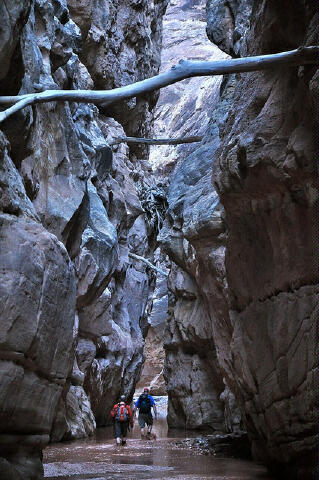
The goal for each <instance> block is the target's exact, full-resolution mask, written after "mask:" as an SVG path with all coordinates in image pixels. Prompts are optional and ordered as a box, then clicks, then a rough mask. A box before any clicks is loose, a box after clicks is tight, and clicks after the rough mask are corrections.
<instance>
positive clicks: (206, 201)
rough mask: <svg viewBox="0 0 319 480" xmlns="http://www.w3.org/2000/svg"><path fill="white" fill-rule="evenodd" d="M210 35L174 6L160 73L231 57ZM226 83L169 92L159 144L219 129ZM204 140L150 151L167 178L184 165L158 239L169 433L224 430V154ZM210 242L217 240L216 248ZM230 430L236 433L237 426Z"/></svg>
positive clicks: (200, 15)
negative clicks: (215, 164) (181, 62)
mask: <svg viewBox="0 0 319 480" xmlns="http://www.w3.org/2000/svg"><path fill="white" fill-rule="evenodd" d="M205 27H206V14H205V2H203V1H196V2H184V1H173V2H171V3H170V6H169V7H168V10H167V14H166V16H165V17H164V27H163V45H164V46H165V47H166V48H165V49H164V50H163V62H162V67H161V68H162V69H163V70H164V69H166V68H168V67H169V66H171V65H172V64H173V63H174V62H176V60H177V59H180V58H185V56H186V57H188V58H192V59H200V60H217V59H219V58H223V57H226V55H225V54H223V53H222V52H221V51H220V50H218V49H217V48H216V47H215V46H214V45H212V44H211V43H210V42H209V40H208V39H207V37H206V33H205ZM190 52H191V54H190ZM220 82H221V79H220V78H218V77H216V78H202V77H199V78H194V79H190V80H187V81H185V82H181V83H179V84H175V85H172V86H170V87H168V88H167V89H165V90H163V91H162V92H161V94H160V98H159V102H158V104H157V107H156V110H155V117H156V120H155V130H156V131H157V132H158V133H157V136H163V137H174V136H175V137H178V136H180V137H183V136H188V135H192V134H193V135H194V134H195V135H198V134H204V133H205V131H206V129H207V125H208V123H209V121H210V118H211V116H212V111H213V109H214V107H216V111H217V113H216V119H215V124H216V122H218V121H221V119H222V118H223V116H224V115H225V114H226V112H227V108H228V107H229V104H228V102H227V101H226V102H225V105H224V104H223V105H218V104H217V102H218V99H219V87H220ZM212 122H213V120H212ZM214 128H215V130H216V131H217V125H215V127H214ZM206 137H207V138H206V145H203V146H202V147H201V148H200V149H198V146H196V144H193V145H180V146H178V147H175V146H174V147H161V150H160V149H158V148H156V151H155V149H154V150H153V151H151V156H150V158H151V161H152V162H153V164H154V167H155V168H156V169H157V172H158V173H159V174H162V175H163V176H165V175H166V173H167V171H169V170H170V169H171V168H172V167H173V166H174V165H175V164H176V163H177V165H178V166H177V167H176V169H175V170H174V173H173V175H172V176H171V178H170V187H169V194H168V201H169V209H168V215H167V217H166V220H165V224H164V226H163V228H162V230H161V234H160V240H161V243H162V247H163V248H164V249H165V251H166V252H167V253H168V254H169V256H170V259H171V260H172V261H173V262H174V263H173V267H172V271H171V274H170V278H169V290H170V296H169V320H168V325H167V328H166V332H165V336H164V347H165V349H166V363H165V369H164V376H165V379H166V382H167V392H168V396H169V402H168V422H169V426H170V427H183V428H185V427H186V428H210V429H215V430H224V429H225V425H224V409H225V407H224V401H221V400H220V395H221V394H222V392H223V390H224V388H225V386H224V382H223V376H222V373H221V372H220V368H219V365H218V362H217V360H216V348H215V342H214V338H213V326H212V324H213V321H212V315H214V312H213V311H208V309H209V308H210V307H209V305H210V298H211V296H212V290H213V291H214V292H216V294H217V296H218V297H220V307H219V308H221V309H222V310H223V311H227V307H226V306H225V305H224V302H225V295H224V294H223V293H222V292H221V287H220V284H219V282H222V283H223V282H224V277H225V272H224V265H223V253H224V250H223V242H224V228H225V227H224V225H223V222H222V219H221V212H222V209H221V207H220V206H219V202H218V196H217V194H216V192H215V191H214V189H213V187H212V184H211V152H212V151H215V150H216V148H217V147H218V137H217V136H216V132H214V131H213V130H212V133H211V134H210V135H206ZM216 137H217V138H216ZM163 164H164V166H163ZM212 234H213V235H215V234H216V235H218V238H217V239H216V241H215V242H214V245H213V246H210V245H209V240H208V239H209V238H210V237H211V236H212ZM197 250H198V251H197ZM200 255H201V256H202V257H200ZM216 262H217V263H218V265H217V266H216V265H215V263H216ZM216 271H217V273H218V278H217V279H216V278H215V275H216ZM224 283H225V282H224ZM216 303H217V302H216ZM211 310H212V309H211ZM228 423H230V424H231V426H230V428H231V429H232V428H233V427H232V422H228Z"/></svg>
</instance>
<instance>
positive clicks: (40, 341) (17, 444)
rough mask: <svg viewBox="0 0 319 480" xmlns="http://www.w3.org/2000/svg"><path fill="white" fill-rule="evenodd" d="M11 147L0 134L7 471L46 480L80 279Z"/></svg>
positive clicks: (0, 414)
mask: <svg viewBox="0 0 319 480" xmlns="http://www.w3.org/2000/svg"><path fill="white" fill-rule="evenodd" d="M7 147H8V144H7V142H6V141H5V140H4V136H3V135H1V153H2V156H1V161H2V165H1V170H0V175H1V181H0V184H1V194H0V198H1V210H2V213H1V215H0V264H1V274H0V276H1V282H0V298H1V307H0V316H1V324H0V333H1V342H0V382H1V395H0V418H1V429H0V443H1V455H2V456H4V457H5V458H6V461H4V459H2V460H1V467H0V468H1V469H0V472H2V469H3V478H6V477H5V475H7V473H8V471H9V470H11V474H12V478H31V476H32V478H40V477H41V476H42V473H43V469H42V463H41V456H40V449H41V448H42V447H43V446H45V445H46V444H47V443H48V441H49V436H50V431H51V426H52V422H53V419H54V416H55V410H56V407H57V404H58V401H59V398H60V396H61V393H62V389H63V387H64V385H65V383H66V379H67V377H68V375H69V373H70V370H71V368H72V359H73V354H74V345H73V324H74V315H75V302H76V283H75V276H74V270H73V267H72V264H71V261H70V259H69V256H68V254H67V251H66V249H65V247H64V246H63V244H62V243H61V242H60V241H59V240H58V239H57V238H56V237H55V236H54V235H52V234H51V233H49V232H48V231H47V230H45V229H44V228H43V226H42V225H41V224H40V223H39V221H38V218H37V214H36V212H35V209H34V207H33V205H32V203H31V201H30V200H29V199H28V197H27V195H26V193H25V190H24V187H23V183H22V181H21V177H20V175H19V173H18V171H17V170H16V168H15V166H14V164H13V162H12V160H11V159H10V157H9V156H8V151H7ZM7 461H9V463H10V462H11V461H12V463H13V464H15V465H17V468H15V467H13V466H11V467H9V466H8V464H7ZM8 469H9V470H8ZM5 472H7V473H5ZM19 472H20V474H19ZM19 475H22V477H20V476H19ZM1 476H2V473H1Z"/></svg>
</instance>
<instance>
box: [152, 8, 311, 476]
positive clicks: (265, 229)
mask: <svg viewBox="0 0 319 480" xmlns="http://www.w3.org/2000/svg"><path fill="white" fill-rule="evenodd" d="M240 3H242V4H245V5H246V7H247V6H248V2H228V3H227V5H226V2H208V12H209V15H210V20H209V25H208V31H209V32H210V36H211V38H214V39H215V41H216V42H218V44H219V45H220V46H221V47H222V48H224V49H225V51H226V52H227V53H231V54H232V55H234V54H235V55H241V54H243V52H245V54H247V55H256V54H265V53H273V52H277V51H285V50H289V49H293V48H297V47H298V46H299V45H314V44H318V38H317V32H316V31H315V29H314V25H315V22H316V21H317V20H316V18H317V17H316V16H315V13H316V9H315V6H314V5H313V3H311V2H303V1H300V2H297V3H296V5H295V8H294V9H293V10H291V9H289V7H288V4H287V3H286V2H284V1H282V2H271V1H268V0H264V1H263V2H257V3H256V2H255V3H254V5H253V9H252V12H251V16H250V18H246V19H243V18H242V16H241V14H242V13H243V11H239V10H238V8H240ZM233 6H234V7H236V9H237V10H236V9H234V10H233V17H234V18H232V22H233V25H232V28H231V30H229V29H227V28H226V27H225V8H226V7H227V8H228V9H230V7H231V8H233ZM246 7H245V9H244V10H245V11H246V12H247V13H249V8H246ZM218 12H220V13H219V14H218ZM236 12H237V13H236ZM226 13H227V12H226ZM213 14H214V16H212V15H213ZM218 15H220V17H218ZM238 15H239V16H238ZM237 21H238V22H239V23H238V28H241V27H240V26H241V25H242V26H243V27H244V25H245V28H242V33H241V40H240V41H239V43H238V44H237V45H236V41H235V40H234V38H232V39H231V42H230V40H229V37H227V35H229V32H230V33H232V32H233V33H232V36H234V35H235V32H236V28H237V27H236V22H237ZM216 25H218V26H220V30H219V31H216V28H215V26H216ZM292 25H295V28H294V27H292ZM246 28H247V31H246V34H245V29H246ZM223 32H224V36H223V35H222V33H223ZM275 32H280V35H278V34H276V33H275ZM218 35H220V39H219V40H218V39H217V36H218ZM226 37H227V38H226ZM234 42H235V43H234ZM316 78H317V74H316V68H315V67H311V66H309V67H305V68H303V67H301V68H292V69H288V70H287V69H285V70H277V71H272V72H267V73H249V74H242V75H240V76H234V77H229V78H227V79H224V81H223V84H222V88H221V97H220V102H219V103H218V105H217V107H216V108H215V111H214V113H213V114H212V116H211V121H210V124H209V126H208V129H207V131H206V133H205V136H204V140H203V143H202V145H201V146H200V147H199V148H198V149H197V150H196V151H194V152H193V153H192V154H191V155H189V157H188V158H187V159H186V160H184V161H183V162H182V163H181V165H180V166H179V167H178V168H177V169H176V170H175V172H174V175H173V177H172V179H171V185H170V191H169V198H168V201H169V209H168V215H167V218H166V221H165V226H164V229H163V230H162V232H161V238H162V242H163V245H164V248H165V250H166V251H167V252H168V254H169V256H170V257H171V259H172V260H173V261H174V262H175V263H176V264H177V265H178V267H177V268H176V273H174V275H172V277H173V278H172V288H173V291H174V293H175V298H176V304H175V305H173V309H172V313H171V320H170V324H169V329H168V330H167V336H166V345H165V347H166V349H167V361H166V362H167V366H166V372H167V379H168V389H169V391H170V386H169V385H170V382H171V385H172V387H171V390H172V399H173V398H174V397H176V400H175V402H176V405H178V402H180V403H179V405H178V408H179V409H178V408H173V407H174V402H173V401H172V403H171V407H170V408H171V410H170V418H171V421H172V423H173V422H174V423H178V422H181V423H183V422H185V407H181V406H180V405H183V403H184V405H185V403H186V402H185V397H186V398H188V399H189V401H190V398H191V397H190V393H189V392H190V390H188V391H187V389H186V388H185V387H184V386H180V392H181V393H180V394H177V390H175V391H174V387H175V385H177V380H176V379H175V376H174V375H175V374H174V369H173V368H172V367H171V365H174V364H176V363H177V359H178V358H181V357H180V356H179V354H178V353H175V352H178V349H179V348H180V345H183V344H184V345H186V342H185V340H186V339H187V340H188V339H190V340H193V339H196V336H197V337H199V336H200V335H199V332H201V331H203V328H204V326H205V325H206V326H207V325H208V326H209V328H210V329H211V330H210V332H209V333H206V332H204V334H202V337H203V338H205V339H208V338H209V339H210V344H209V346H208V347H207V348H206V349H205V350H204V349H203V348H202V346H201V344H200V343H199V342H198V340H197V339H196V341H189V346H190V350H189V351H188V355H190V359H192V361H193V362H195V360H197V364H198V365H199V364H200V360H198V357H199V355H200V352H202V351H203V350H204V351H205V356H206V357H211V358H213V357H214V356H215V358H216V363H217V365H218V366H219V371H220V373H221V375H222V377H224V378H225V381H226V384H227V385H228V386H227V387H226V389H225V391H224V392H223V393H222V394H221V397H220V398H221V400H223V401H224V402H225V405H224V406H227V402H228V401H227V402H226V400H227V396H228V395H227V388H229V387H230V389H231V391H232V392H233V393H234V394H235V396H236V400H237V402H238V403H239V406H240V410H241V414H242V416H243V424H244V427H245V428H246V429H247V431H248V433H249V436H250V439H251V441H252V447H253V448H252V450H253V454H254V455H255V457H256V458H259V459H261V460H262V461H263V462H265V463H266V464H267V465H268V467H269V468H270V469H271V470H272V471H273V472H274V473H275V474H277V475H278V477H279V478H282V477H283V476H285V475H286V476H287V478H288V477H289V478H296V479H301V478H302V479H304V478H309V479H310V478H314V465H315V462H316V454H315V451H316V447H315V432H316V417H317V410H316V402H315V390H316V383H317V381H318V360H317V356H316V354H315V342H316V329H317V320H316V314H317V313H316V304H317V295H318V286H317V283H318V277H317V272H316V271H315V269H314V259H315V258H316V254H317V252H316V247H315V245H314V242H313V239H314V221H315V220H314V219H315V213H316V202H317V190H316V178H315V168H314V159H315V158H316V157H315V156H316V151H315V140H314V136H313V132H314V127H315V125H316V122H315V119H316V114H317V109H316V103H317V94H318V92H317V89H316V88H314V84H315V82H316ZM205 157H206V163H205ZM212 173H213V176H212ZM211 176H212V181H213V183H211ZM178 272H179V273H178ZM176 275H179V276H180V280H179V281H177V280H176V278H174V277H176ZM178 286H179V288H178ZM183 297H184V299H183V300H182V298H183ZM199 298H200V299H201V300H200V302H198V299H199ZM187 302H188V306H187ZM196 303H199V305H200V309H199V308H198V307H197V306H196ZM196 309H197V310H196ZM180 311H181V312H182V314H179V312H180ZM193 312H196V323H195V321H194V322H193V323H190V320H189V319H190V318H192V316H194V317H195V315H194V314H193ZM207 318H208V319H209V321H207ZM189 327H190V328H189ZM187 329H188V332H187V333H185V331H187ZM199 347H200V348H199ZM206 361H207V360H206ZM201 368H202V367H200V366H199V371H201ZM206 368H210V369H212V366H211V365H209V367H206ZM190 370H191V369H190ZM211 371H212V372H216V369H215V370H213V369H212V370H211ZM211 375H213V373H212V374H211ZM197 376H198V374H197ZM206 384H207V383H206V382H203V385H206ZM220 388H222V386H220ZM185 391H186V392H187V393H186V395H185ZM178 412H180V413H179V415H178ZM231 417H233V418H235V417H234V415H231ZM186 418H188V417H186Z"/></svg>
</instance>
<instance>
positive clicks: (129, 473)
mask: <svg viewBox="0 0 319 480" xmlns="http://www.w3.org/2000/svg"><path fill="white" fill-rule="evenodd" d="M154 432H156V435H157V439H156V440H155V441H147V440H141V439H140V433H139V429H138V425H137V422H135V426H134V429H133V432H132V433H131V434H130V435H129V438H128V442H127V446H125V447H116V446H115V444H114V439H113V431H112V428H109V427H108V428H101V429H98V431H97V433H96V435H95V437H94V438H93V437H92V438H89V439H87V438H86V439H83V440H77V441H73V442H63V443H58V444H52V445H50V446H49V447H48V448H47V449H46V450H45V452H44V458H43V461H44V472H45V478H46V479H47V480H67V479H68V480H70V479H71V480H137V479H141V480H144V479H145V480H146V479H153V480H159V479H170V480H193V479H194V480H200V479H214V480H271V479H270V477H269V476H268V475H267V473H266V470H265V469H264V468H263V467H262V466H260V465H256V464H255V463H253V462H249V461H244V460H238V459H233V458H216V457H214V456H205V455H202V454H199V453H198V452H196V451H194V450H191V449H189V448H186V447H185V448H180V447H179V446H177V445H176V441H177V440H178V439H181V438H185V437H186V435H185V433H184V434H183V433H181V432H170V433H169V436H168V432H167V424H166V419H165V418H160V419H159V420H158V421H157V422H156V424H155V426H154ZM171 435H174V436H173V437H171ZM187 436H188V437H190V436H191V435H190V434H189V432H188V434H187Z"/></svg>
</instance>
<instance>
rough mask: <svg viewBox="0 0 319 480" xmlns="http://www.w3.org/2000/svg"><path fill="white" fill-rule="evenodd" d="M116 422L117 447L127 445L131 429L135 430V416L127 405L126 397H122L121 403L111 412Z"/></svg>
mask: <svg viewBox="0 0 319 480" xmlns="http://www.w3.org/2000/svg"><path fill="white" fill-rule="evenodd" d="M111 417H112V418H113V420H114V436H115V438H116V445H123V446H124V445H126V435H127V430H128V428H129V427H131V428H133V423H134V420H133V415H132V410H131V407H130V406H129V405H126V404H125V395H122V396H121V399H120V402H119V403H116V404H115V405H114V407H113V408H112V411H111Z"/></svg>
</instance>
